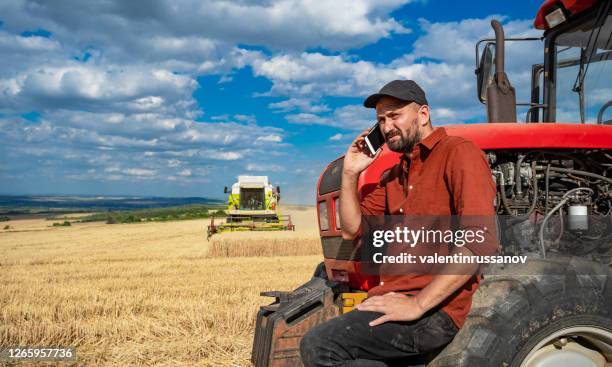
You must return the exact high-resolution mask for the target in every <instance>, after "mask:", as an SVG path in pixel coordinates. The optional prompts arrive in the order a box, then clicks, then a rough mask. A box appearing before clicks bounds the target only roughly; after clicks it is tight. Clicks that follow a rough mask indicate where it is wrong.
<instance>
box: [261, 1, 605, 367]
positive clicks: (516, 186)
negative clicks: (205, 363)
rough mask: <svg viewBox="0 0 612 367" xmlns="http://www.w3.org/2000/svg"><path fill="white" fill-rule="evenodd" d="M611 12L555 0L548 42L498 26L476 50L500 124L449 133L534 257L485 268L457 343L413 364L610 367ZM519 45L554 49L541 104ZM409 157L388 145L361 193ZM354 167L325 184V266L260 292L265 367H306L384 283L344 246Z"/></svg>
mask: <svg viewBox="0 0 612 367" xmlns="http://www.w3.org/2000/svg"><path fill="white" fill-rule="evenodd" d="M611 4H612V1H610V0H546V1H544V2H543V4H542V5H541V7H540V9H539V11H538V13H537V16H536V17H535V21H534V26H535V28H537V29H542V30H544V33H543V35H542V37H537V38H522V39H514V38H506V36H505V35H504V32H503V28H502V26H501V24H500V23H499V22H497V21H493V22H492V26H493V29H494V31H495V35H496V37H495V38H491V39H484V40H482V41H480V42H478V44H477V45H476V64H477V65H476V74H477V88H475V89H476V90H477V95H478V99H479V100H480V101H481V102H482V103H484V104H486V110H487V119H488V121H486V122H484V123H479V124H455V125H446V126H445V129H446V132H447V134H448V135H451V136H453V135H454V136H461V137H464V138H466V139H469V140H471V141H472V142H474V143H475V144H476V145H477V146H478V147H479V148H480V149H481V150H483V151H484V153H485V155H486V157H487V160H488V163H489V166H490V168H491V174H492V176H493V180H494V183H495V185H496V188H497V193H496V199H495V203H494V206H495V210H496V213H497V216H498V218H499V219H500V220H501V219H503V220H504V221H505V222H504V223H506V224H507V226H505V227H501V229H500V230H499V232H500V235H501V239H500V242H501V245H502V246H501V252H500V255H529V263H526V264H522V265H513V266H489V267H487V268H485V272H484V281H483V282H482V283H481V284H480V286H479V289H478V291H477V292H476V293H475V295H474V298H473V300H472V306H471V311H470V314H469V315H468V317H467V320H466V322H465V324H464V325H463V326H462V328H461V330H460V331H459V333H458V334H457V335H456V336H455V338H454V339H453V341H452V342H451V343H450V344H449V345H448V346H446V347H445V348H444V349H442V350H441V351H437V352H435V353H433V354H430V355H425V356H422V359H420V360H418V359H414V360H412V361H410V362H405V363H404V361H402V363H403V364H401V365H402V366H425V365H426V366H428V367H434V366H435V367H450V366H459V367H462V366H465V367H467V366H509V367H544V366H558V365H561V364H562V365H564V366H566V367H569V366H572V367H584V366H602V367H603V366H610V365H612V178H611V177H612V126H610V123H611V122H612V121H611V120H610V118H609V117H606V116H610V112H611V111H612V110H611V109H610V108H609V107H610V105H612V94H611V89H610V85H611V84H612V79H611V77H612V41H611V35H612V5H611ZM513 41H519V42H520V41H529V42H540V43H541V46H542V47H541V50H542V58H541V62H538V63H536V64H535V65H532V66H531V99H530V100H529V101H520V100H519V101H517V100H516V95H515V89H514V87H513V86H512V85H511V84H510V80H509V78H508V76H507V75H506V74H505V70H504V58H505V55H504V44H505V43H506V42H513ZM509 55H510V54H509ZM510 57H512V56H511V55H510ZM526 71H527V72H526V73H524V74H529V71H528V70H526ZM519 94H520V93H519ZM517 106H519V107H521V106H522V108H524V110H525V111H526V114H527V115H526V116H525V121H526V122H525V123H518V118H517V110H516V108H517ZM433 109H434V110H435V106H434V107H433ZM399 159H400V154H399V153H395V152H392V151H390V150H389V149H388V147H387V146H386V145H385V146H383V149H382V152H381V153H380V155H379V156H378V158H377V159H376V160H375V161H374V162H373V163H372V164H371V165H370V166H369V167H368V168H367V169H366V170H365V171H363V172H362V173H361V175H360V177H359V181H358V190H359V195H360V197H361V198H364V197H365V196H367V195H368V194H369V193H370V192H372V190H374V188H375V187H376V186H377V184H378V183H379V181H380V178H381V176H382V175H383V174H384V172H386V171H387V170H389V169H390V168H391V167H393V166H394V165H396V164H397V163H398V162H399ZM343 162H344V157H339V158H338V159H336V160H334V161H333V162H331V163H330V164H329V165H328V166H327V167H326V168H325V170H324V171H323V172H322V173H321V176H320V177H319V181H318V184H317V196H316V200H317V201H316V208H317V213H318V219H319V221H318V223H319V230H320V236H321V243H322V247H323V260H324V261H323V262H322V263H321V264H320V265H319V267H318V268H317V269H316V270H315V272H314V275H313V277H312V278H311V280H310V281H309V282H307V283H305V284H304V285H302V286H300V287H298V288H297V289H295V290H293V291H292V292H264V293H262V295H264V296H269V297H275V299H276V300H275V301H274V302H272V303H271V304H269V305H267V306H263V307H262V308H261V310H260V312H259V314H258V316H257V322H256V331H255V340H254V344H253V353H252V359H251V360H252V362H253V364H254V365H255V366H257V367H263V366H300V365H301V360H300V354H299V345H300V340H301V337H302V336H303V335H304V334H305V333H306V332H308V330H310V329H311V328H312V327H314V326H316V325H318V324H320V323H322V322H325V321H326V320H328V319H330V318H332V317H335V316H336V315H338V314H342V313H346V312H353V311H351V310H352V309H353V308H354V307H355V306H356V305H357V304H359V303H360V302H361V301H362V300H363V299H365V298H366V297H367V293H366V292H367V291H368V290H369V289H372V288H373V287H376V286H378V285H380V284H382V283H381V282H380V279H379V278H378V277H377V276H376V275H371V273H367V272H366V271H363V269H365V268H366V267H367V264H368V263H369V262H370V263H371V262H372V257H368V256H367V251H361V250H360V248H359V247H360V246H361V247H362V248H363V244H360V243H359V241H353V240H345V239H343V238H342V232H341V221H340V215H339V214H340V209H339V208H340V189H341V183H342V167H343ZM578 213H580V214H579V215H578ZM527 275H529V276H527ZM357 312H358V311H357ZM394 365H395V364H394ZM398 365H399V364H398Z"/></svg>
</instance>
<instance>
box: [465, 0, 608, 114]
mask: <svg viewBox="0 0 612 367" xmlns="http://www.w3.org/2000/svg"><path fill="white" fill-rule="evenodd" d="M610 4H611V2H609V1H595V0H584V1H576V0H562V1H559V0H554V1H553V0H549V1H546V2H545V3H544V4H543V5H542V6H541V7H540V10H539V11H538V14H537V16H536V19H535V21H534V26H535V28H537V29H541V30H544V34H543V36H542V37H541V38H540V37H537V38H535V37H528V38H505V37H504V36H503V30H501V26H499V29H496V38H495V39H483V40H481V41H479V42H478V43H477V44H476V74H477V96H478V99H479V100H480V101H481V102H482V103H484V104H487V110H488V112H489V113H488V115H489V122H515V121H517V119H516V117H515V115H512V114H511V112H512V111H514V108H508V103H507V101H504V102H503V103H500V102H499V98H496V95H495V94H494V95H493V96H492V97H493V98H492V99H491V100H490V101H487V100H488V99H489V98H488V97H487V95H488V93H489V92H490V91H489V89H491V87H492V86H493V87H495V86H496V83H499V81H498V80H497V79H498V78H503V75H505V73H504V43H506V42H525V41H528V42H542V43H543V45H542V46H543V47H542V48H543V50H544V57H543V59H542V62H541V63H537V64H534V65H532V66H531V91H530V100H528V101H527V100H524V101H517V102H516V104H515V105H516V106H518V107H522V108H523V109H524V110H525V111H526V114H525V118H524V119H525V121H526V122H570V121H571V122H574V123H582V124H612V112H611V110H609V107H610V105H611V104H612V100H610V99H609V98H607V97H606V96H609V95H610V85H612V38H610V35H611V34H612V16H611V12H612V7H611V6H610ZM494 28H495V27H494ZM500 33H501V34H500ZM505 81H507V83H508V84H510V81H509V80H507V77H506V80H505ZM493 89H495V88H493ZM500 109H505V110H507V111H504V112H505V114H504V115H503V116H502V117H501V118H499V116H498V115H499V113H500V112H499V110H500ZM510 110H511V111H510ZM492 116H493V118H492ZM495 117H497V118H495Z"/></svg>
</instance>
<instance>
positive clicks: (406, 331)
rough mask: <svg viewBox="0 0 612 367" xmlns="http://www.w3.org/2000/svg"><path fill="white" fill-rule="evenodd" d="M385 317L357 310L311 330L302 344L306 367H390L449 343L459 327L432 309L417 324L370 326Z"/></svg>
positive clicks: (416, 321) (442, 313) (412, 322)
mask: <svg viewBox="0 0 612 367" xmlns="http://www.w3.org/2000/svg"><path fill="white" fill-rule="evenodd" d="M381 315H382V314H381V313H379V312H371V311H358V310H354V311H351V312H348V313H345V314H343V315H340V316H338V317H336V318H334V319H331V320H329V321H327V322H325V323H323V324H320V325H317V326H316V327H314V328H312V329H311V330H310V331H308V333H306V335H304V337H303V338H302V341H301V343H300V354H301V356H302V362H303V363H304V366H306V367H322V366H338V367H340V366H341V367H366V366H367V367H388V366H396V365H398V362H399V365H404V366H405V365H406V363H408V364H409V363H410V360H411V359H415V358H416V357H418V356H419V355H421V356H422V355H423V354H426V353H429V352H432V351H434V350H437V349H440V348H441V347H443V346H445V345H446V344H448V343H449V342H450V341H451V340H452V339H453V337H454V336H455V334H457V331H458V329H457V326H456V325H455V323H454V322H453V320H452V319H451V318H450V317H449V316H448V315H447V314H446V313H445V312H444V311H441V310H435V311H434V310H432V311H430V312H428V313H427V314H425V316H423V317H422V318H420V319H418V320H415V321H401V322H386V323H384V324H380V325H378V326H374V327H371V326H370V325H369V324H368V323H369V322H370V321H372V320H374V319H377V318H378V317H380V316H381Z"/></svg>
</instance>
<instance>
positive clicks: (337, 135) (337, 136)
mask: <svg viewBox="0 0 612 367" xmlns="http://www.w3.org/2000/svg"><path fill="white" fill-rule="evenodd" d="M343 137H344V135H342V134H340V133H338V134H334V135H332V136H331V137H330V138H329V140H332V141H335V140H342V138H343Z"/></svg>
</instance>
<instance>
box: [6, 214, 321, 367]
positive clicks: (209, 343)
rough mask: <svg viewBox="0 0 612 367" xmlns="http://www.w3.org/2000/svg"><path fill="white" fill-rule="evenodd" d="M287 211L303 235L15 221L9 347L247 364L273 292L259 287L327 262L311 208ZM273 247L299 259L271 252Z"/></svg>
mask: <svg viewBox="0 0 612 367" xmlns="http://www.w3.org/2000/svg"><path fill="white" fill-rule="evenodd" d="M286 211H287V212H289V213H290V214H292V217H293V218H294V223H295V224H296V231H295V232H248V233H224V234H220V235H215V236H214V237H212V238H211V241H210V242H207V241H206V236H205V227H206V225H207V224H208V221H206V220H193V221H177V222H163V223H139V224H114V225H107V224H102V223H83V224H73V226H71V227H50V225H51V224H52V222H49V221H45V220H42V219H29V220H23V221H11V222H8V225H9V226H10V228H11V229H9V230H4V231H0V346H2V347H9V346H41V347H42V346H74V347H76V354H77V359H76V361H75V362H72V363H71V364H72V365H79V366H81V365H83V366H128V365H129V366H153V365H155V366H249V365H250V362H249V357H250V350H251V343H252V335H253V329H254V317H255V314H256V312H257V310H258V308H259V306H260V305H262V304H265V303H267V302H269V301H270V300H269V299H267V298H265V297H260V296H259V293H260V292H261V291H265V290H289V289H292V288H295V287H297V286H298V285H300V284H302V283H304V282H305V281H307V280H308V279H309V278H310V276H311V274H312V272H313V270H314V267H315V266H316V264H318V263H319V262H320V261H321V259H322V256H321V249H320V243H319V240H318V232H317V228H316V214H315V211H314V208H312V207H293V208H292V209H287V210H286ZM258 244H259V247H258V246H257V245H258ZM228 246H229V247H228ZM270 246H282V247H283V250H282V251H280V252H279V253H282V254H285V255H293V256H266V255H269V254H270ZM213 247H216V248H218V249H223V250H222V251H218V252H217V253H216V254H211V253H210V249H211V248H213ZM230 247H238V249H236V250H235V251H234V250H232V251H230V252H228V250H227V249H228V248H230ZM262 249H263V250H262ZM291 249H293V251H294V252H292V250H291ZM224 251H225V252H224ZM295 254H298V255H297V256H296V255H295ZM255 255H260V256H255ZM24 365H25V364H24ZM28 365H29V364H28Z"/></svg>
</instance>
